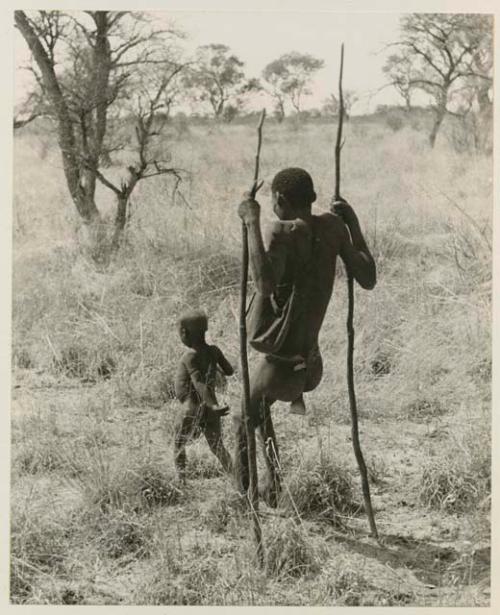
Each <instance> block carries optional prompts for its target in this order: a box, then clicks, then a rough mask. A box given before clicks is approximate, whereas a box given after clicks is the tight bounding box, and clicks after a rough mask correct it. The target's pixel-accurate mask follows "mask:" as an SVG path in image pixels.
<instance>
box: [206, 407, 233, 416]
mask: <svg viewBox="0 0 500 615" xmlns="http://www.w3.org/2000/svg"><path fill="white" fill-rule="evenodd" d="M210 410H211V411H212V412H213V413H214V414H215V415H216V416H226V415H227V413H228V412H229V406H215V407H213V408H210Z"/></svg>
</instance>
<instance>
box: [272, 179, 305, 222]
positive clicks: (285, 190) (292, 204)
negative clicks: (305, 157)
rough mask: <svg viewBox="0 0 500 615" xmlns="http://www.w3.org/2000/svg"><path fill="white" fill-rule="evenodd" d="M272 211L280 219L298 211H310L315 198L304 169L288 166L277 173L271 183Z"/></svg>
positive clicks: (288, 217)
mask: <svg viewBox="0 0 500 615" xmlns="http://www.w3.org/2000/svg"><path fill="white" fill-rule="evenodd" d="M271 191H272V195H273V209H274V213H275V214H276V215H277V216H278V218H280V219H281V220H290V219H292V218H295V217H296V215H297V213H298V212H300V211H304V210H305V211H306V212H307V211H310V210H311V204H312V203H314V201H315V200H316V193H315V192H314V186H313V181H312V178H311V176H310V175H309V173H308V172H307V171H304V169H299V168H297V167H290V168H288V169H283V170H282V171H280V172H279V173H277V174H276V175H275V177H274V179H273V183H272V185H271Z"/></svg>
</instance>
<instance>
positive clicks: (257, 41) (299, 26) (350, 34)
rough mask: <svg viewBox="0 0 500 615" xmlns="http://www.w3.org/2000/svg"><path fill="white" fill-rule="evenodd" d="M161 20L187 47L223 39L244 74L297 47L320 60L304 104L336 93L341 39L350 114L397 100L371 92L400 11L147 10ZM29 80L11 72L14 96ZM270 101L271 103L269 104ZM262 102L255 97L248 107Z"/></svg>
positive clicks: (21, 51)
mask: <svg viewBox="0 0 500 615" xmlns="http://www.w3.org/2000/svg"><path fill="white" fill-rule="evenodd" d="M151 15H153V16H154V17H155V19H157V20H158V24H159V25H161V24H162V23H163V22H165V21H167V20H168V21H173V22H174V24H176V25H177V27H178V28H180V29H181V30H183V31H185V32H186V34H187V38H186V40H185V41H184V46H185V48H186V51H187V52H188V53H189V52H192V51H194V50H195V49H196V47H197V46H198V45H204V44H209V43H223V44H225V45H228V46H229V47H230V48H231V50H232V51H233V52H234V53H235V54H236V55H237V56H238V57H239V58H240V59H241V60H242V61H243V62H244V63H245V71H246V74H247V76H248V77H259V76H260V74H261V72H262V69H263V68H264V67H265V66H266V64H268V63H269V62H271V61H272V60H275V59H276V58H278V57H279V56H280V55H282V54H284V53H287V52H290V51H298V52H303V53H308V54H311V55H313V56H315V57H317V58H320V59H322V60H324V62H325V65H324V68H322V69H321V70H320V71H318V72H317V74H316V76H315V78H314V80H313V82H312V85H311V90H312V95H311V96H309V97H307V98H306V99H304V104H303V107H304V108H306V109H307V108H311V107H321V105H322V103H323V101H324V99H325V98H326V97H327V96H328V95H329V93H330V92H336V90H337V80H338V70H339V56H340V44H341V43H342V42H344V45H345V59H344V81H343V84H344V88H345V89H351V90H355V91H356V92H357V93H358V95H359V96H360V101H359V102H358V103H357V104H356V106H355V107H354V108H353V112H354V113H357V114H359V113H367V112H370V111H372V110H374V108H375V107H376V105H377V104H400V103H401V101H400V99H399V97H398V95H397V93H396V92H395V90H394V89H393V88H386V89H384V90H382V91H380V92H378V93H376V94H375V95H374V93H375V92H377V90H379V88H381V87H382V86H383V85H384V83H385V81H384V75H383V73H382V67H383V65H384V61H385V58H386V56H387V54H388V53H389V51H388V50H387V49H386V45H387V44H388V43H391V42H394V41H395V40H397V38H398V35H399V19H400V14H397V13H350V14H348V13H332V12H326V11H311V12H304V11H301V12H297V11H282V10H279V11H277V10H274V11H265V10H259V11H247V12H242V11H234V12H232V11H196V12H194V11H190V12H189V11H169V12H168V13H166V12H160V11H157V12H152V13H151ZM14 42H15V57H16V65H17V66H19V65H23V64H26V62H27V60H28V58H29V51H28V49H27V46H26V44H25V42H24V40H23V39H22V37H21V35H20V34H19V33H18V32H17V31H16V33H15V37H14ZM29 84H30V79H29V75H28V74H27V73H26V71H20V70H17V71H16V87H15V99H16V101H17V102H20V101H21V100H22V99H23V97H24V96H25V93H26V91H27V88H28V87H29ZM268 104H269V105H270V103H268ZM255 105H259V106H261V105H262V101H254V103H253V104H250V107H252V106H255Z"/></svg>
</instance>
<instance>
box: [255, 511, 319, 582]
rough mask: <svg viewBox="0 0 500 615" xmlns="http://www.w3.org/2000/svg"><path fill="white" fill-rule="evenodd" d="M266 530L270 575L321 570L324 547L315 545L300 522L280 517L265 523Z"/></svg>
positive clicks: (300, 574) (266, 550) (293, 574)
mask: <svg viewBox="0 0 500 615" xmlns="http://www.w3.org/2000/svg"><path fill="white" fill-rule="evenodd" d="M265 533H266V545H265V557H266V561H265V566H266V572H267V573H268V574H269V575H271V576H283V575H285V576H291V577H301V576H304V575H307V574H313V573H317V572H319V571H320V569H321V563H322V561H323V559H324V557H325V554H326V549H325V547H324V546H323V547H319V546H317V545H315V544H314V543H313V542H312V539H311V536H308V535H307V533H306V530H305V529H304V527H303V526H302V525H297V524H295V523H294V522H293V521H290V520H281V519H280V520H277V521H276V522H273V523H272V524H269V525H267V526H266V530H265Z"/></svg>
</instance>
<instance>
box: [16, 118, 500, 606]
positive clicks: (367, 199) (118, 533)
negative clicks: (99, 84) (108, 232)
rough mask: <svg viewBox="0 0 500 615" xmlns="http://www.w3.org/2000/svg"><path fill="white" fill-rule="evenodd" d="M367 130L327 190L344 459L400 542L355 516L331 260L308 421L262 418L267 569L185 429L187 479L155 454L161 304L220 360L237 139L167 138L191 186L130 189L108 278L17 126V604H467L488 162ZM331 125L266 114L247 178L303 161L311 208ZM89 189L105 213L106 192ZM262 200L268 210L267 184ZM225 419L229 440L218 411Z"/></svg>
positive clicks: (480, 442) (210, 463) (52, 153)
mask: <svg viewBox="0 0 500 615" xmlns="http://www.w3.org/2000/svg"><path fill="white" fill-rule="evenodd" d="M382 120H383V121H373V122H367V121H366V122H365V121H358V120H353V121H351V122H349V123H348V124H347V125H346V146H345V148H344V150H343V156H344V158H343V180H342V181H343V186H344V187H345V197H346V198H348V199H349V200H350V201H351V202H352V203H353V205H354V206H355V208H356V210H357V212H358V213H359V217H360V221H361V224H362V227H363V229H364V230H365V231H366V236H367V240H368V243H369V245H370V246H371V248H372V249H373V253H374V256H375V258H376V261H377V266H378V278H379V281H378V285H377V288H376V289H375V290H374V291H373V292H371V293H366V292H363V291H361V290H360V289H357V290H356V311H355V328H356V356H355V362H356V389H357V396H358V406H359V414H360V427H361V439H362V445H363V452H364V453H365V458H366V461H367V465H368V468H369V471H370V475H371V478H372V492H373V499H374V503H375V509H376V514H377V521H379V523H380V531H381V533H382V534H383V535H384V536H386V538H387V540H389V542H390V540H393V539H394V536H396V537H398V540H399V539H400V543H398V542H397V541H396V542H394V544H393V543H390V545H391V546H390V548H388V550H386V551H384V553H383V554H382V553H381V552H380V551H378V550H377V548H376V547H375V546H374V545H372V544H370V543H368V542H367V539H366V538H365V535H364V533H363V532H364V531H365V530H363V529H360V528H364V527H365V519H364V518H363V517H364V515H363V513H362V512H361V514H359V515H356V511H357V510H358V508H359V501H360V499H361V492H360V489H359V484H358V482H359V481H358V478H357V474H356V472H357V470H356V466H355V463H354V460H353V455H352V447H351V443H350V442H349V410H348V404H347V399H346V394H345V339H346V335H345V314H346V308H347V297H346V284H345V276H344V272H343V267H342V266H339V267H338V268H337V269H338V278H339V279H338V281H337V283H336V289H335V297H334V299H333V301H332V307H331V309H330V311H329V313H328V314H327V317H326V319H325V323H324V327H323V330H322V334H321V338H320V344H321V348H322V351H323V355H324V359H325V376H324V380H323V382H322V384H321V386H320V387H319V388H318V389H317V391H315V392H314V393H312V394H311V395H310V396H308V400H307V403H308V405H309V409H308V414H307V415H306V416H305V417H303V418H298V417H292V416H289V413H288V409H286V410H284V408H283V406H281V405H280V404H277V407H276V411H275V413H274V415H275V417H276V431H277V434H278V440H279V443H280V445H281V453H282V459H283V471H284V479H285V480H284V482H285V484H286V486H287V488H288V490H289V494H291V495H292V498H293V503H294V504H293V505H292V504H291V502H290V497H289V495H288V496H287V497H288V500H287V499H286V498H285V499H284V501H283V508H282V509H281V510H280V512H281V513H282V514H284V515H285V518H283V519H282V518H275V517H272V516H271V517H270V518H269V517H266V516H265V517H264V521H263V531H264V537H265V541H266V557H267V571H260V570H259V569H258V567H257V566H256V565H255V561H254V560H252V559H251V555H252V545H251V543H250V540H249V537H248V517H247V516H246V515H245V514H240V513H241V512H242V511H241V510H240V508H239V507H238V505H237V504H236V503H235V502H236V500H234V498H233V495H234V494H233V493H232V492H231V489H230V488H229V486H228V485H227V479H226V478H225V477H224V476H223V475H221V472H220V468H219V466H218V463H217V461H216V460H215V459H214V458H213V456H212V455H211V454H210V453H209V452H208V449H207V447H206V443H205V442H204V441H203V439H201V440H200V442H199V443H197V444H196V445H193V446H190V447H189V449H188V485H187V487H186V488H181V487H180V486H179V485H178V484H177V481H176V479H175V475H174V473H173V463H172V432H173V422H174V420H175V417H176V413H177V406H176V404H177V402H176V401H175V400H174V399H173V389H172V384H173V381H174V377H175V370H176V367H177V361H178V358H179V355H180V353H181V352H182V345H181V343H180V340H179V339H178V337H177V333H176V328H175V323H176V321H177V318H178V316H179V314H180V313H181V312H182V311H184V310H186V309H188V308H189V309H191V308H196V307H199V306H202V307H203V308H204V309H205V310H206V311H207V312H208V314H209V316H210V327H209V336H210V340H211V341H212V342H213V343H216V344H218V345H220V346H221V347H222V348H223V350H224V352H225V353H226V354H227V356H228V357H229V358H230V360H231V361H232V363H233V364H234V365H235V366H237V364H238V328H237V314H238V287H237V285H238V276H239V250H240V245H239V241H240V239H239V232H240V225H239V220H238V218H237V216H236V214H235V204H236V203H237V202H238V200H239V199H240V196H241V193H242V192H243V191H244V190H246V189H247V187H248V185H249V181H250V179H251V175H252V168H253V161H252V153H251V152H252V151H253V148H254V144H255V133H254V128H253V127H250V126H242V125H229V126H215V127H209V126H202V125H190V126H184V127H182V126H180V125H179V126H176V127H175V128H174V129H173V130H172V133H171V135H170V142H169V143H168V148H169V150H171V151H172V152H173V154H174V159H173V160H172V163H173V164H177V165H178V166H180V167H183V168H186V169H188V170H189V171H190V172H191V175H190V176H189V177H187V178H186V179H185V181H184V182H183V183H182V184H181V186H180V189H181V193H182V195H180V194H179V193H177V194H174V192H173V184H172V183H171V181H170V180H169V179H168V178H165V177H163V178H156V179H152V180H149V181H147V182H144V183H142V184H141V185H140V187H139V189H138V191H137V193H136V194H135V197H134V204H133V208H132V212H131V221H130V225H129V228H128V229H127V233H126V238H125V242H124V245H123V246H122V248H121V250H120V252H119V253H118V254H117V256H116V258H115V259H114V260H113V261H112V262H111V263H110V264H109V266H108V267H97V266H96V264H95V263H94V261H93V260H92V258H91V255H90V253H89V242H88V238H86V237H85V231H84V230H83V229H82V228H80V226H79V223H78V220H77V218H76V215H75V213H74V211H73V206H72V205H71V203H70V199H69V196H68V194H67V191H66V188H65V186H64V182H63V177H62V171H61V165H60V160H59V156H58V153H57V150H56V148H55V146H54V142H53V140H52V139H51V138H49V137H48V136H47V135H43V134H38V135H37V134H35V133H34V132H30V130H29V129H28V130H25V131H24V132H22V133H19V135H17V136H16V151H15V203H14V225H15V229H14V241H15V253H14V268H13V273H14V280H13V282H14V294H13V328H12V340H13V358H14V379H15V382H17V383H19V387H20V388H18V389H14V393H13V394H14V410H13V429H12V434H13V446H12V450H13V458H12V477H13V484H12V578H11V597H12V600H13V601H14V602H16V603H30V604H37V603H46V604H71V603H73V604H74V603H82V604H97V603H99V604H102V603H106V604H117V603H119V604H162V605H164V604H193V605H195V604H220V605H235V604H244V605H245V604H246V605H312V604H318V605H329V606H331V605H368V604H373V605H378V606H389V605H415V606H417V605H418V606H424V605H425V606H436V605H445V606H452V605H454V604H461V605H463V606H467V605H468V606H476V605H484V604H487V602H488V599H489V596H488V594H487V592H485V591H484V588H485V587H487V585H488V580H487V574H488V563H487V556H486V555H484V553H486V551H485V549H486V546H487V544H488V540H489V537H488V531H489V497H488V496H489V492H490V455H489V434H490V401H491V400H490V378H491V353H490V345H491V344H490V343H491V326H490V312H491V267H490V262H491V249H490V245H491V213H492V207H491V194H492V192H491V177H492V161H491V158H489V157H486V156H480V155H471V154H468V153H466V152H457V151H455V150H453V149H452V148H451V147H450V142H448V141H447V140H446V139H441V140H440V141H439V142H438V144H437V147H436V148H435V150H433V151H429V149H428V148H427V143H426V135H425V131H423V130H421V129H419V127H418V126H414V127H412V126H411V125H408V124H407V123H404V122H403V123H402V124H401V122H400V121H399V119H398V118H392V119H390V120H389V125H388V124H386V123H385V122H386V120H385V119H383V118H382ZM334 131H335V126H333V125H329V124H325V125H323V124H322V125H315V124H313V123H311V124H294V125H292V124H291V123H285V124H283V125H277V124H273V123H271V122H269V123H266V126H265V129H264V143H263V150H262V176H263V177H264V178H265V179H266V180H270V179H271V178H272V176H273V175H274V173H275V172H276V171H278V170H279V169H280V168H283V167H284V166H304V167H306V168H307V169H308V170H310V172H311V173H312V175H313V178H314V180H315V184H316V192H317V193H318V203H317V206H315V207H316V211H321V210H324V209H325V207H326V204H327V203H328V201H329V198H330V194H331V190H332V186H333V164H332V154H331V152H332V147H331V143H332V142H333V135H334ZM42 153H43V156H41V154H42ZM107 172H108V173H109V174H110V176H113V179H117V178H118V175H119V172H118V169H117V168H113V167H112V168H110V169H108V170H107ZM41 186H42V187H43V190H40V187H41ZM35 188H36V189H35ZM99 190H100V192H99V202H100V203H101V204H102V206H103V210H104V211H105V212H106V215H107V216H108V217H109V219H110V220H111V219H112V216H113V199H112V196H111V195H109V194H107V193H106V192H105V191H104V190H102V189H101V188H100V189H99ZM260 194H261V196H260V201H261V204H262V208H263V216H264V219H265V220H269V219H270V216H271V214H270V208H269V206H268V205H269V203H268V200H269V194H270V193H269V181H267V183H266V185H265V186H264V188H263V189H262V191H261V193H260ZM471 220H472V221H473V222H472V221H471ZM240 387H241V382H240V376H239V374H236V376H235V377H234V378H231V379H229V381H228V385H227V390H226V391H225V392H223V393H221V395H222V396H224V398H225V399H227V400H228V402H229V403H230V405H231V407H232V408H233V409H234V408H236V407H237V406H238V405H239V403H240V390H241V389H240ZM313 406H314V407H313ZM224 428H225V438H226V439H227V441H228V443H227V445H228V448H229V449H230V450H231V449H232V444H233V441H232V438H233V435H232V429H231V422H230V419H227V420H225V423H224ZM318 442H319V446H318ZM326 451H328V455H327V454H326ZM294 506H295V508H294ZM263 510H264V512H266V509H265V507H264V506H263ZM297 512H298V513H299V516H300V517H301V518H302V519H303V521H302V523H301V524H299V525H296V524H295V523H294V522H292V519H294V520H295V521H297ZM42 513H43V514H42ZM424 515H425V516H424ZM325 521H327V522H328V523H325ZM339 536H341V537H343V538H342V540H340V539H339ZM391 536H392V537H393V538H391ZM394 540H395V539H394ZM404 540H408V541H414V543H411V544H414V545H415V546H414V547H412V548H410V547H408V548H406V547H405V542H404ZM443 540H446V541H447V542H448V543H450V544H451V545H452V546H451V547H448V548H449V549H450V551H449V552H448V551H447V552H446V553H444V551H443V553H444V555H443V557H442V558H441V559H442V563H441V564H440V566H442V570H441V569H440V571H439V577H436V578H437V579H438V581H437V582H436V583H437V587H436V589H435V590H432V591H430V590H429V589H428V588H426V587H425V585H424V586H423V585H422V582H421V579H426V578H428V577H426V575H427V574H428V573H429V560H428V559H425V558H424V559H422V561H420V560H418V558H416V556H415V558H414V559H411V558H412V557H413V555H414V554H415V553H420V552H422V553H427V552H431V551H432V552H434V551H433V550H436V552H437V553H438V554H441V552H440V551H438V550H437V549H438V547H436V545H438V546H439V544H440V542H441V541H443ZM467 541H468V543H469V544H471V543H472V544H474V545H477V548H475V549H474V550H471V549H470V548H469V547H467V548H466V547H464V545H465V544H466V543H467ZM394 545H396V546H394ZM479 552H481V554H482V555H481V557H479V556H478V553H479ZM385 557H386V558H389V559H388V560H385V559H384V558H385ZM447 557H448V559H446V558H447ZM467 558H468V559H467ZM441 559H440V560H439V561H440V562H441ZM386 561H388V562H389V564H390V566H391V570H393V571H396V572H397V575H399V576H397V575H396V573H394V575H395V581H394V583H392V584H389V583H387V578H388V576H387V575H388V567H387V565H386ZM460 562H462V563H463V562H466V563H467V566H465V564H464V565H463V566H462V564H460ZM460 566H462V568H463V569H462V568H461V567H460ZM402 571H404V575H403V572H402ZM391 574H392V573H390V575H391ZM390 575H389V576H390ZM402 575H403V576H404V578H402ZM391 578H392V577H391ZM485 579H486V580H485Z"/></svg>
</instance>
